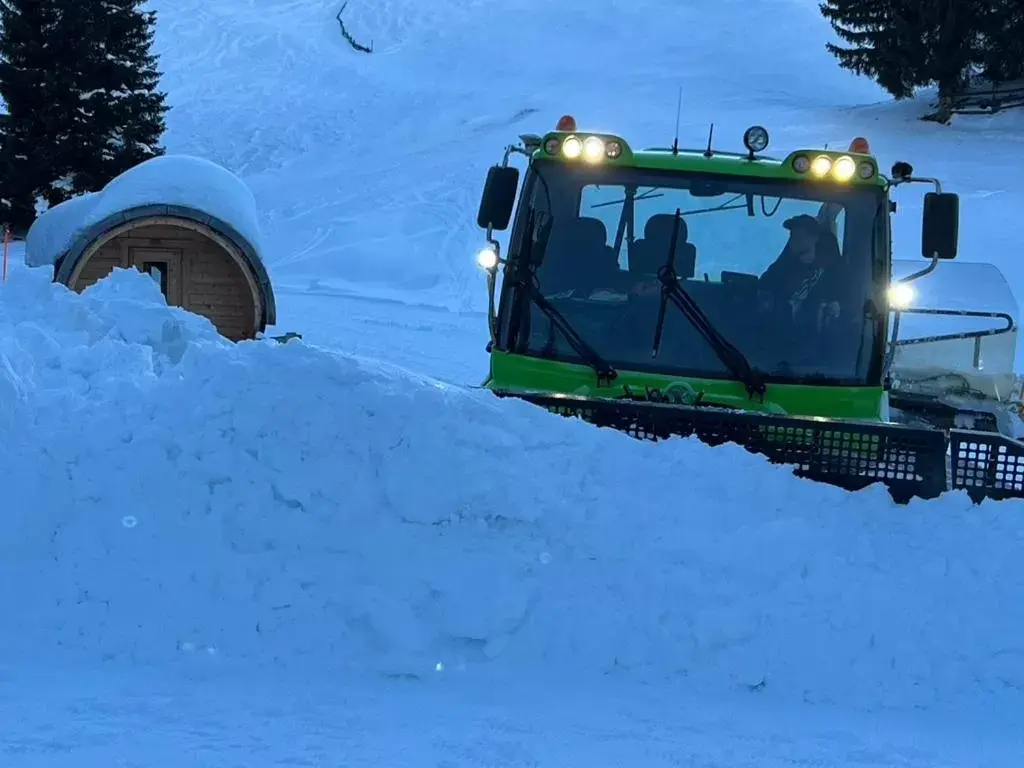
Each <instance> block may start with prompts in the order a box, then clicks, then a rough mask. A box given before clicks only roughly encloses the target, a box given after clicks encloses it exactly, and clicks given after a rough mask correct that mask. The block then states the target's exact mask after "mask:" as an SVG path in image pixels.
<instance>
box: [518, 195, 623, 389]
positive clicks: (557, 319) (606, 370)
mask: <svg viewBox="0 0 1024 768" xmlns="http://www.w3.org/2000/svg"><path fill="white" fill-rule="evenodd" d="M535 219H536V217H535V215H534V212H533V211H531V212H530V215H529V218H528V219H527V221H526V233H527V235H526V245H525V246H524V248H523V252H522V253H521V254H520V257H519V265H520V266H519V267H518V268H517V269H516V270H515V273H514V274H513V275H512V280H513V282H514V283H515V284H516V285H517V286H518V287H519V288H520V289H522V290H523V291H525V292H526V295H527V297H529V299H530V302H531V303H532V304H533V305H534V306H535V307H537V309H539V310H540V311H541V312H543V313H544V315H545V316H546V317H547V318H548V320H550V321H551V324H552V325H553V326H554V327H555V328H557V329H558V330H559V331H560V332H561V334H562V336H564V337H565V340H566V341H567V342H569V346H570V347H572V349H573V351H574V352H575V353H576V354H577V355H579V356H580V359H582V360H583V362H585V363H586V364H587V365H589V366H590V367H591V368H593V369H594V372H595V373H596V374H597V383H598V385H599V386H600V384H601V383H602V382H610V381H613V380H614V379H615V378H616V377H618V375H619V372H618V371H616V370H615V369H614V368H613V367H612V366H611V364H610V363H609V362H608V361H607V360H605V359H604V358H603V357H601V355H599V354H598V353H597V351H596V350H595V349H594V348H593V347H592V346H590V344H588V343H587V342H586V340H585V339H584V338H583V337H582V336H580V335H579V333H577V332H576V329H575V328H573V327H572V324H571V323H570V322H569V321H568V320H566V319H565V315H563V314H562V313H561V312H559V311H558V309H557V308H556V307H555V306H554V305H553V304H552V303H551V302H550V301H548V299H547V297H546V296H544V294H542V293H541V292H540V289H539V288H538V287H537V283H536V280H535V277H536V274H535V272H534V268H533V245H534V240H533V227H534V222H535ZM544 240H545V243H546V240H547V238H546V237H545V238H544Z"/></svg>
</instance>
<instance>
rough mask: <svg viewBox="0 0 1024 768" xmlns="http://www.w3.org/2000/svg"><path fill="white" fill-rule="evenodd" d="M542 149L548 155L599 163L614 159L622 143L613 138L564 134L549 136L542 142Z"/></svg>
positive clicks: (620, 150)
mask: <svg viewBox="0 0 1024 768" xmlns="http://www.w3.org/2000/svg"><path fill="white" fill-rule="evenodd" d="M544 151H545V152H547V153H548V154H549V155H561V156H562V157H564V158H566V159H567V160H579V159H582V160H583V161H584V162H587V163H600V162H602V161H603V160H614V159H615V158H617V157H620V156H621V155H622V143H621V142H619V141H616V140H615V139H608V140H607V141H606V140H605V139H602V138H601V137H599V136H585V137H584V136H576V135H572V136H566V137H565V138H564V139H563V138H555V137H553V138H550V139H548V140H547V142H545V144H544Z"/></svg>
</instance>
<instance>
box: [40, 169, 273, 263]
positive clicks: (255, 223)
mask: <svg viewBox="0 0 1024 768" xmlns="http://www.w3.org/2000/svg"><path fill="white" fill-rule="evenodd" d="M144 205H181V206H188V207H191V208H195V209H197V210H200V211H202V212H204V213H207V214H209V215H211V216H215V217H216V218H218V219H220V220H221V221H223V222H226V223H227V224H230V225H231V226H232V227H234V228H235V229H236V230H238V232H239V234H241V235H242V237H244V238H245V239H246V240H247V241H248V242H249V243H250V244H251V245H252V246H253V248H255V249H256V252H257V253H259V252H260V247H261V246H260V243H261V239H262V236H261V234H260V225H259V218H258V215H257V211H256V200H255V198H254V197H253V195H252V192H251V191H250V190H249V188H248V187H247V186H246V185H245V183H244V182H243V181H242V180H241V179H239V178H238V177H237V176H235V175H234V174H233V173H231V172H230V171H228V170H226V169H224V168H222V167H220V166H219V165H217V164H215V163H211V162H210V161H209V160H203V159H202V158H199V157H190V156H188V155H162V156H160V157H154V158H152V159H150V160H147V161H145V162H143V163H139V164H138V165H136V166H135V167H134V168H130V169H129V170H127V171H125V172H124V173H122V174H121V175H120V176H118V177H117V178H115V179H112V180H111V181H110V183H109V184H107V186H105V187H104V188H103V189H102V190H101V191H100V192H93V193H90V194H87V195H82V196H80V197H74V198H72V199H70V200H67V201H65V202H63V203H61V204H60V205H56V206H54V207H53V208H51V209H49V210H47V211H45V212H44V213H43V214H41V215H40V216H39V218H37V219H36V221H35V222H34V223H33V224H32V227H31V228H30V229H29V231H28V235H27V236H26V237H25V263H26V264H28V265H29V266H31V267H40V266H46V265H52V264H53V263H54V262H56V261H57V259H59V258H60V257H61V255H63V254H64V253H65V252H66V251H67V250H68V248H70V247H71V246H72V244H73V243H74V242H75V238H77V237H78V236H79V235H81V234H83V233H84V232H86V231H87V230H88V229H89V227H91V226H93V225H94V224H97V223H99V222H101V221H103V220H104V219H106V218H107V217H108V216H111V215H114V214H117V213H120V212H122V211H127V210H129V209H131V208H136V207H139V206H144Z"/></svg>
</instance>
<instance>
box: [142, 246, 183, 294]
mask: <svg viewBox="0 0 1024 768" xmlns="http://www.w3.org/2000/svg"><path fill="white" fill-rule="evenodd" d="M130 258H131V263H132V266H133V267H135V268H136V269H137V270H139V271H140V272H142V273H143V274H145V275H149V276H150V277H152V278H153V280H155V281H156V282H157V283H158V284H159V285H160V291H161V292H162V293H163V295H164V297H165V298H166V299H167V303H168V304H173V305H175V306H178V307H180V306H182V296H181V282H182V281H181V251H179V250H172V249H168V248H132V249H130Z"/></svg>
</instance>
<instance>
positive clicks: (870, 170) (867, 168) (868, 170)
mask: <svg viewBox="0 0 1024 768" xmlns="http://www.w3.org/2000/svg"><path fill="white" fill-rule="evenodd" d="M857 175H858V176H860V177H861V178H862V179H870V178H871V177H873V176H874V175H875V165H874V163H861V164H860V165H858V166H857Z"/></svg>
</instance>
